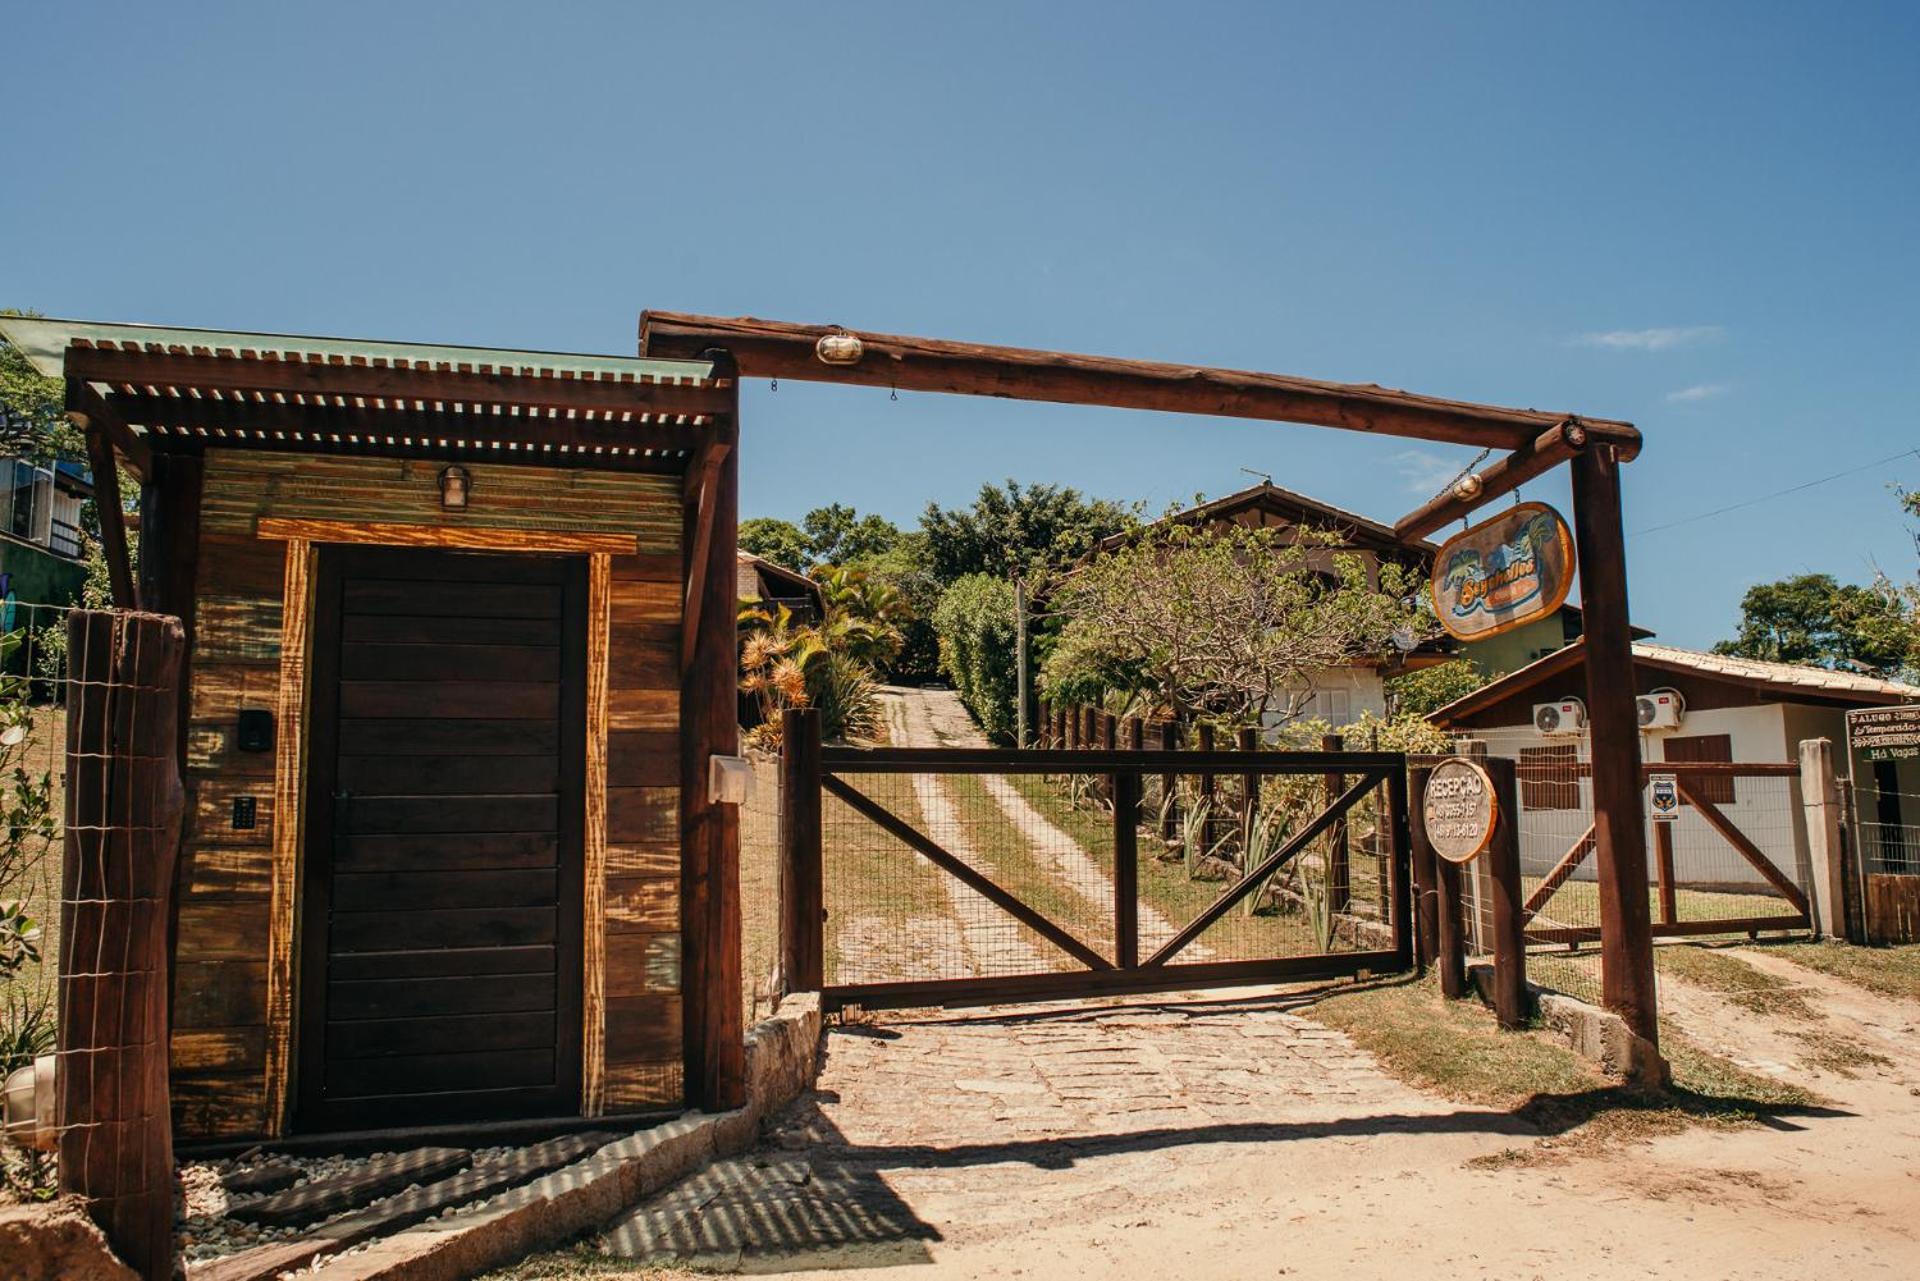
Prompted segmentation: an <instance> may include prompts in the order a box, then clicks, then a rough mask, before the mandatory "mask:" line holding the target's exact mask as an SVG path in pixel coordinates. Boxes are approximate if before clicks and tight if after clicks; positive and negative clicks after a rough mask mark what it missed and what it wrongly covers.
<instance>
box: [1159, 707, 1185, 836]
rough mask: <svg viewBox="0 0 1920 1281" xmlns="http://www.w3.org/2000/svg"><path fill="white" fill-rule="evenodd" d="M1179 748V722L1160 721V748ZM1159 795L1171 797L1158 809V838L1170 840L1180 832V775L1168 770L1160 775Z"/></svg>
mask: <svg viewBox="0 0 1920 1281" xmlns="http://www.w3.org/2000/svg"><path fill="white" fill-rule="evenodd" d="M1179 749H1180V724H1179V722H1177V721H1171V720H1166V721H1161V722H1160V750H1161V751H1163V752H1174V751H1178V750H1179ZM1160 795H1161V796H1163V797H1171V798H1172V799H1171V800H1170V801H1169V802H1168V803H1167V804H1166V805H1165V806H1164V807H1162V809H1161V811H1160V839H1161V840H1163V841H1170V840H1172V839H1173V838H1174V837H1175V836H1177V835H1178V834H1179V832H1180V776H1179V775H1178V774H1175V773H1172V772H1168V773H1165V774H1162V775H1161V776H1160Z"/></svg>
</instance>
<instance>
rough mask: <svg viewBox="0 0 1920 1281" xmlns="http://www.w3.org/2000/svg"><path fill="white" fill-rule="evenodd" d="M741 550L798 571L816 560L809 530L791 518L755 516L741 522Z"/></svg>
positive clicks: (797, 572)
mask: <svg viewBox="0 0 1920 1281" xmlns="http://www.w3.org/2000/svg"><path fill="white" fill-rule="evenodd" d="M740 550H741V551H743V552H751V553H752V554H753V555H755V556H758V557H760V558H761V559H763V560H770V561H772V562H773V563H774V564H776V565H779V566H781V567H782V568H784V569H790V570H792V571H793V572H794V573H796V574H804V573H806V571H807V566H808V565H809V564H811V563H812V556H811V553H810V552H809V543H808V541H807V536H806V534H805V533H804V532H803V531H802V530H801V528H800V527H799V526H798V525H796V524H794V523H793V522H792V521H790V520H780V519H779V518H777V517H774V516H755V517H754V518H753V519H752V520H743V521H741V522H740Z"/></svg>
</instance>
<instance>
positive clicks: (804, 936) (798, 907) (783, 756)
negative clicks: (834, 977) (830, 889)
mask: <svg viewBox="0 0 1920 1281" xmlns="http://www.w3.org/2000/svg"><path fill="white" fill-rule="evenodd" d="M822 880H823V878H822V876H821V868H820V711H819V709H818V708H814V707H789V708H788V709H786V711H785V712H783V713H781V725H780V958H781V967H780V968H781V973H782V975H783V976H784V981H783V982H782V984H781V988H782V994H783V995H784V994H785V993H786V992H818V991H819V990H820V989H821V988H822V987H823V986H824V985H825V983H826V935H825V926H824V922H825V921H826V917H827V911H826V904H825V901H824V890H823V887H822Z"/></svg>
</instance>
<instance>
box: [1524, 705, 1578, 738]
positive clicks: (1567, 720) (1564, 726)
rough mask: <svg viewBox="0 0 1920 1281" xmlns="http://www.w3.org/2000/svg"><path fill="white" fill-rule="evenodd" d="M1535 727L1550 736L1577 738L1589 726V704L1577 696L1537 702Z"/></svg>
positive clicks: (1534, 712) (1534, 717)
mask: <svg viewBox="0 0 1920 1281" xmlns="http://www.w3.org/2000/svg"><path fill="white" fill-rule="evenodd" d="M1533 727H1534V728H1535V729H1537V730H1539V731H1540V732H1541V733H1542V734H1545V735H1546V736H1547V737H1548V738H1577V737H1578V736H1579V735H1580V733H1581V732H1582V731H1583V730H1585V729H1586V728H1587V705H1586V704H1585V703H1583V702H1581V701H1580V700H1579V699H1577V698H1563V699H1561V700H1560V701H1559V702H1557V703H1535V704H1534V705H1533Z"/></svg>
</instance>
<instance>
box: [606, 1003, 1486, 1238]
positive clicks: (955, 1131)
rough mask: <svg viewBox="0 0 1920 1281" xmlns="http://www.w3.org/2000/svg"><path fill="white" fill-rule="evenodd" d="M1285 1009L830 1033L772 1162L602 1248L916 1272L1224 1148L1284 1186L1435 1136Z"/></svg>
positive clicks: (1254, 1006)
mask: <svg viewBox="0 0 1920 1281" xmlns="http://www.w3.org/2000/svg"><path fill="white" fill-rule="evenodd" d="M1293 1004H1294V1002H1293V1001H1292V1000H1290V999H1288V998H1285V997H1278V998H1276V997H1271V996H1269V997H1265V998H1253V999H1249V998H1246V997H1244V996H1234V997H1222V998H1221V999H1218V1000H1204V1001H1192V1002H1183V1001H1179V1000H1168V1001H1150V1002H1141V1001H1132V1002H1128V1003H1124V1004H1121V1003H1116V1004H1113V1005H1109V1006H1105V1007H1101V1008H1095V1009H1087V1008H1078V1009H1075V1010H1072V1011H1066V1012H1052V1013H1050V1012H1036V1011H1035V1010H1034V1009H1033V1008H1032V1007H1027V1008H1026V1009H1023V1010H1019V1011H997V1012H987V1013H982V1014H977V1015H973V1016H956V1015H946V1016H939V1017H936V1018H929V1019H926V1020H922V1021H898V1022H892V1023H888V1024H884V1025H875V1026H870V1027H850V1028H841V1029H836V1030H835V1031H833V1032H832V1033H831V1034H830V1035H829V1037H828V1039H827V1047H826V1056H827V1057H826V1064H825V1071H824V1073H823V1075H822V1077H821V1080H820V1087H819V1090H818V1092H817V1095H816V1097H815V1098H814V1099H813V1100H812V1101H810V1102H809V1103H807V1104H805V1105H803V1106H802V1107H800V1108H798V1109H796V1111H795V1112H794V1114H792V1115H791V1116H790V1117H789V1118H787V1120H786V1121H785V1122H784V1123H783V1124H782V1126H781V1127H780V1129H779V1130H778V1131H776V1133H775V1134H774V1135H773V1136H772V1139H771V1141H770V1143H769V1144H768V1146H767V1148H766V1149H765V1150H763V1151H762V1152H760V1153H758V1154H756V1155H754V1156H750V1157H745V1158H740V1159H737V1160H732V1161H726V1162H721V1163H719V1164H717V1165H716V1166H714V1167H713V1168H712V1169H711V1170H709V1171H708V1172H707V1173H706V1174H705V1175H703V1176H702V1177H701V1178H699V1179H696V1180H694V1181H692V1182H690V1183H689V1184H686V1185H683V1186H682V1187H681V1188H679V1189H678V1190H676V1191H675V1192H674V1193H672V1194H671V1195H669V1196H668V1197H666V1198H663V1199H662V1200H660V1201H658V1202H655V1203H653V1204H651V1205H648V1206H645V1207H642V1208H640V1209H639V1210H637V1211H636V1212H635V1213H633V1214H632V1215H630V1216H629V1217H628V1218H627V1219H625V1220H624V1221H622V1222H621V1223H619V1224H617V1225H616V1226H615V1227H614V1229H613V1230H612V1231H611V1232H610V1233H609V1234H608V1238H607V1244H608V1245H609V1247H610V1248H611V1249H612V1250H613V1251H614V1252H615V1253H618V1254H622V1255H625V1256H627V1257H631V1258H636V1259H646V1260H649V1261H665V1260H670V1259H677V1260H682V1261H693V1262H697V1263H699V1264H703V1265H706V1266H717V1267H729V1266H738V1265H739V1264H741V1263H742V1262H743V1261H744V1260H745V1259H757V1265H756V1266H755V1270H764V1269H765V1268H766V1267H768V1266H777V1264H775V1263H774V1259H775V1258H786V1259H790V1260H791V1262H792V1265H793V1266H795V1267H821V1266H826V1265H828V1264H829V1263H832V1264H833V1265H834V1266H842V1267H844V1266H848V1265H850V1264H856V1263H866V1264H878V1263H886V1262H898V1263H904V1262H914V1261H918V1260H922V1259H924V1258H926V1257H927V1252H928V1250H929V1245H928V1243H929V1242H954V1241H959V1240H979V1239H982V1238H983V1237H988V1238H990V1237H994V1236H999V1235H1003V1234H1008V1233H1012V1232H1015V1231H1018V1230H1020V1229H1022V1228H1023V1227H1025V1228H1030V1227H1031V1226H1032V1225H1033V1224H1034V1223H1035V1222H1036V1221H1040V1220H1047V1221H1055V1220H1059V1219H1061V1218H1062V1217H1065V1216H1075V1215H1081V1214H1088V1213H1095V1214H1100V1215H1103V1216H1104V1215H1111V1214H1113V1213H1116V1212H1124V1211H1126V1210H1127V1209H1128V1208H1129V1207H1132V1206H1134V1205H1137V1206H1138V1207H1139V1209H1140V1210H1141V1212H1142V1213H1149V1214H1159V1213H1163V1212H1165V1211H1166V1209H1167V1207H1168V1206H1169V1205H1171V1204H1177V1203H1178V1198H1179V1195H1180V1193H1179V1189H1180V1188H1181V1186H1182V1185H1183V1184H1184V1183H1186V1182H1188V1181H1189V1179H1190V1178H1191V1177H1192V1176H1193V1175H1194V1174H1195V1172H1196V1170H1197V1169H1198V1168H1199V1167H1201V1166H1204V1165H1206V1164H1207V1163H1209V1162H1214V1161H1217V1160H1219V1159H1220V1158H1221V1157H1222V1156H1223V1155H1225V1153H1226V1151H1227V1150H1228V1149H1229V1148H1230V1147H1231V1146H1233V1145H1241V1144H1247V1143H1274V1142H1276V1141H1279V1140H1289V1141H1294V1142H1289V1143H1286V1144H1284V1145H1282V1146H1283V1147H1284V1148H1285V1149H1286V1150H1287V1156H1286V1158H1285V1159H1284V1160H1281V1159H1276V1160H1275V1161H1274V1162H1273V1163H1272V1165H1271V1166H1270V1167H1269V1168H1270V1169H1271V1171H1272V1173H1273V1174H1274V1176H1275V1177H1285V1174H1284V1167H1285V1166H1286V1165H1289V1164H1292V1163H1293V1162H1294V1161H1297V1160H1303V1159H1306V1154H1307V1149H1310V1148H1313V1147H1315V1146H1323V1145H1326V1144H1339V1143H1342V1142H1357V1141H1359V1139H1360V1138H1361V1137H1363V1136H1374V1135H1378V1134H1380V1133H1381V1132H1382V1131H1383V1130H1387V1131H1390V1130H1393V1129H1396V1128H1398V1129H1407V1130H1427V1129H1432V1128H1434V1127H1435V1126H1436V1125H1438V1126H1440V1127H1442V1128H1447V1127H1448V1119H1449V1117H1450V1116H1451V1114H1452V1111H1453V1110H1452V1109H1451V1108H1450V1107H1449V1106H1448V1105H1446V1104H1445V1103H1443V1102H1440V1101H1436V1100H1433V1099H1429V1098H1427V1097H1425V1096H1423V1095H1420V1094H1417V1093H1415V1092H1413V1091H1411V1090H1409V1089H1407V1088H1406V1087H1405V1086H1403V1085H1401V1084H1399V1083H1398V1082H1396V1081H1394V1080H1392V1079H1391V1078H1389V1077H1387V1076H1386V1075H1385V1074H1384V1073H1382V1072H1381V1071H1380V1069H1379V1068H1378V1066H1377V1065H1376V1064H1375V1063H1374V1062H1373V1060H1372V1059H1371V1057H1370V1056H1368V1055H1366V1054H1365V1053H1363V1052H1361V1051H1360V1050H1358V1049H1356V1048H1355V1047H1354V1046H1353V1045H1352V1044H1351V1043H1350V1042H1349V1041H1348V1040H1347V1038H1346V1037H1345V1036H1344V1035H1342V1034H1341V1033H1339V1032H1335V1031H1332V1030H1329V1029H1327V1028H1324V1027H1322V1026H1320V1025H1318V1024H1316V1023H1313V1022H1311V1021H1310V1020H1308V1019H1305V1018H1302V1017H1300V1016H1299V1015H1298V1014H1296V1013H1294V1012H1293ZM1487 1124H1488V1123H1487V1120H1486V1118H1485V1117H1484V1116H1477V1117H1475V1118H1474V1120H1473V1122H1472V1126H1473V1128H1478V1129H1482V1130H1485V1129H1486V1128H1487ZM1496 1128H1505V1127H1496ZM1275 1155H1276V1158H1278V1157H1279V1155H1280V1153H1279V1151H1278V1150H1276V1154H1275ZM1063 1170H1072V1171H1074V1172H1075V1173H1074V1175H1073V1176H1072V1177H1069V1178H1063V1177H1062V1175H1061V1171H1063ZM1170 1197H1171V1198H1173V1199H1172V1200H1171V1201H1170V1200H1169V1198H1170ZM823 1252H824V1253H823ZM767 1256H773V1258H769V1257H767Z"/></svg>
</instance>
